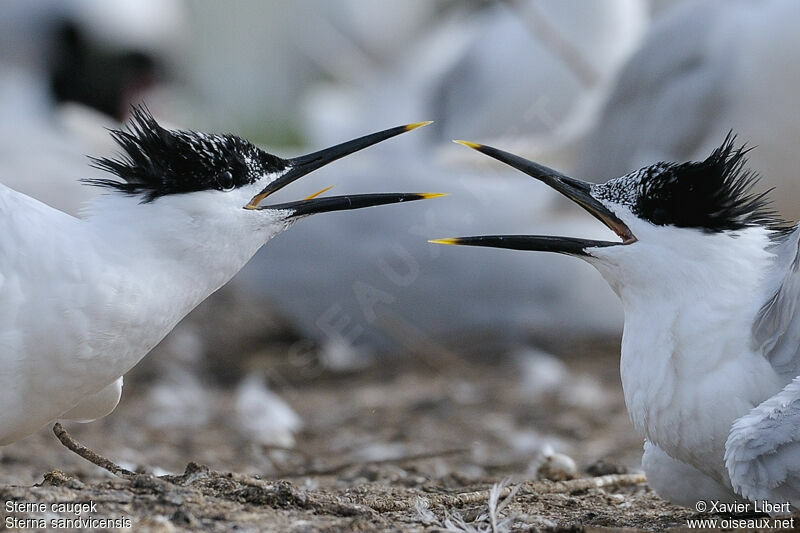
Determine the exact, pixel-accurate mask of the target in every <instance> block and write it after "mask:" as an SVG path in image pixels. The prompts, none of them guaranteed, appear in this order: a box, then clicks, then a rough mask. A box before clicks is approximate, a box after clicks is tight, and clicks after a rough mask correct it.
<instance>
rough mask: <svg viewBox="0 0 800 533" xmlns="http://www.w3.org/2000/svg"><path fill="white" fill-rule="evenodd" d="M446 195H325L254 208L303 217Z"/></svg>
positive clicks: (409, 193)
mask: <svg viewBox="0 0 800 533" xmlns="http://www.w3.org/2000/svg"><path fill="white" fill-rule="evenodd" d="M439 196H446V194H445V193H440V192H419V193H417V192H398V193H376V194H350V195H346V196H327V197H324V198H306V199H305V200H297V201H296V202H286V203H283V204H273V205H265V206H259V207H257V208H256V209H278V210H281V209H283V210H287V211H291V212H292V213H291V215H289V216H290V217H303V216H306V215H314V214H316V213H327V212H329V211H345V210H347V209H361V208H362V207H372V206H375V205H385V204H396V203H398V202H412V201H414V200H427V199H428V198H438V197H439Z"/></svg>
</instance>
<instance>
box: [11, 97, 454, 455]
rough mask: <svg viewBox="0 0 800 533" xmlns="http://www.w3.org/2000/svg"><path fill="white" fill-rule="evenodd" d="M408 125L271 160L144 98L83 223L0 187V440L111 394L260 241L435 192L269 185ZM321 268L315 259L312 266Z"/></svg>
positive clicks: (101, 406) (80, 414)
mask: <svg viewBox="0 0 800 533" xmlns="http://www.w3.org/2000/svg"><path fill="white" fill-rule="evenodd" d="M425 124H427V123H425V122H420V123H415V124H408V125H405V126H399V127H395V128H391V129H388V130H385V131H381V132H378V133H373V134H371V135H366V136H364V137H360V138H358V139H355V140H351V141H349V142H345V143H342V144H339V145H336V146H333V147H331V148H327V149H324V150H320V151H318V152H314V153H312V154H309V155H304V156H300V157H295V158H291V159H283V158H280V157H277V156H275V155H272V154H269V153H267V152H265V151H263V150H261V149H259V148H257V147H256V146H254V145H253V144H251V143H249V142H248V141H246V140H244V139H242V138H240V137H237V136H234V135H228V134H226V135H217V134H206V133H196V132H192V131H179V130H168V129H165V128H163V127H162V126H160V125H159V124H158V123H157V122H156V120H155V119H154V118H153V117H152V115H151V114H150V113H149V111H147V109H146V108H144V107H136V108H134V110H133V112H132V118H131V120H130V123H129V125H128V127H127V128H126V129H121V130H112V136H113V138H114V139H115V141H116V142H117V144H118V145H119V147H120V148H121V152H120V154H119V156H118V157H116V158H101V159H94V160H93V164H94V165H95V166H96V167H98V168H100V169H103V170H106V171H108V172H110V173H111V174H112V176H111V177H109V178H92V179H87V180H86V182H87V183H88V184H89V185H95V186H99V187H104V188H106V189H108V190H109V194H105V195H101V196H100V197H98V198H96V199H95V200H94V201H93V202H92V203H91V204H90V205H89V206H88V210H87V212H86V217H85V219H78V218H74V217H72V216H70V215H67V214H66V213H63V212H61V211H58V210H56V209H53V208H51V207H49V206H47V205H45V204H43V203H40V202H39V201H37V200H34V199H33V198H30V197H28V196H25V195H23V194H20V193H18V192H16V191H14V190H12V189H10V188H7V187H5V186H2V185H0V234H2V235H3V239H2V244H0V301H2V303H3V305H2V307H0V404H2V406H3V409H2V413H0V444H8V443H11V442H14V441H16V440H19V439H21V438H23V437H25V436H26V435H28V434H30V433H32V432H34V431H36V430H37V429H38V428H40V427H42V426H43V425H45V424H48V423H50V422H53V421H55V420H57V419H70V420H76V419H78V420H91V419H96V418H99V417H102V416H105V415H106V414H108V413H110V412H111V411H112V410H113V409H114V408H115V407H116V405H117V403H118V402H119V398H120V394H121V389H122V376H123V375H124V374H125V373H126V372H127V371H128V370H130V369H131V368H132V367H133V366H134V365H136V363H138V362H139V360H141V359H142V357H144V356H145V355H146V354H147V353H148V352H149V351H150V350H151V349H152V348H153V347H154V346H155V345H156V344H158V342H159V341H160V340H161V339H163V338H164V336H166V335H167V333H169V332H170V331H171V330H172V329H173V328H174V327H175V325H176V324H177V323H178V321H180V320H181V319H182V318H183V317H184V316H185V315H186V314H187V313H189V311H191V310H192V309H193V308H194V307H195V306H197V305H198V304H199V303H200V302H202V301H203V300H204V299H205V298H206V297H208V296H209V295H210V294H211V293H213V292H214V291H216V290H217V289H218V288H220V287H221V286H222V285H223V284H224V283H226V282H227V281H228V280H230V279H231V278H232V277H233V276H234V275H235V274H236V273H237V272H238V271H239V270H240V269H241V268H242V266H244V264H245V263H246V262H247V261H248V260H249V259H250V258H251V257H252V256H253V254H255V253H256V251H258V249H259V248H261V246H262V245H264V244H265V243H266V242H267V241H268V240H270V239H271V238H272V237H274V236H275V235H277V234H278V233H280V232H282V231H284V230H286V229H287V228H289V227H290V226H291V225H292V224H293V223H294V222H296V221H297V220H299V219H301V218H303V217H306V216H308V215H312V214H315V213H323V212H329V211H338V210H346V209H358V208H362V207H370V206H376V205H382V204H390V203H395V202H404V201H411V200H419V199H424V198H432V197H436V196H441V195H440V194H435V193H396V194H395V193H393V194H358V195H348V196H331V197H319V194H321V193H322V192H324V191H325V190H327V189H325V190H323V191H320V193H317V194H315V195H311V196H309V197H307V198H305V199H303V200H299V201H292V202H285V203H278V204H272V205H262V203H261V202H262V201H263V200H264V199H265V198H266V197H268V196H269V195H270V194H272V193H274V192H275V191H278V190H279V189H282V188H283V187H285V186H286V185H289V184H290V183H292V182H293V181H295V180H297V179H298V178H301V177H302V176H304V175H306V174H308V173H309V172H311V171H313V170H316V169H318V168H320V167H322V166H324V165H326V164H328V163H330V162H332V161H335V160H337V159H339V158H341V157H344V156H346V155H348V154H351V153H353V152H356V151H358V150H361V149H363V148H366V147H368V146H371V145H373V144H375V143H378V142H380V141H383V140H386V139H389V138H390V137H394V136H396V135H399V134H401V133H404V132H407V131H410V130H413V129H415V128H417V127H419V126H423V125H425ZM319 269H320V274H321V275H323V274H324V265H320V266H319Z"/></svg>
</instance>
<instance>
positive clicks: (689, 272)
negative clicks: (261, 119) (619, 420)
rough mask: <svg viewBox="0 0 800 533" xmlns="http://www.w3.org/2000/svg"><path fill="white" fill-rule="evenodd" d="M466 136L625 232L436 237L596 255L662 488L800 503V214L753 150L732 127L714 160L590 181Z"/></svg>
mask: <svg viewBox="0 0 800 533" xmlns="http://www.w3.org/2000/svg"><path fill="white" fill-rule="evenodd" d="M457 142H461V144H464V145H466V146H468V147H470V148H474V149H475V150H478V151H480V152H482V153H484V154H486V155H488V156H490V157H493V158H495V159H497V160H499V161H502V162H504V163H506V164H508V165H511V166H512V167H514V168H517V169H519V170H521V171H522V172H525V173H526V174H528V175H530V176H532V177H534V178H536V179H538V180H540V181H542V182H544V183H545V184H547V185H549V186H550V187H552V188H554V189H555V190H557V191H559V192H560V193H562V194H563V195H564V196H566V197H567V198H569V199H570V200H572V201H573V202H575V203H577V204H578V205H580V206H581V207H583V208H584V209H585V210H586V211H588V212H589V213H591V214H592V215H594V216H595V217H596V218H597V219H599V220H600V221H601V222H602V223H603V224H605V225H606V226H607V227H608V228H609V229H611V230H612V231H613V232H614V233H615V234H616V235H617V236H618V238H619V240H616V241H599V240H588V239H579V238H565V237H554V236H540V235H533V236H529V235H507V236H499V235H498V236H478V237H462V238H453V239H439V240H435V241H432V242H436V243H440V244H462V245H470V246H490V247H496V248H511V249H515V250H536V251H547V252H557V253H562V254H567V255H571V256H575V257H579V258H581V259H583V260H585V261H587V262H589V263H590V264H592V265H593V266H594V267H595V268H597V270H599V271H600V273H601V274H602V275H603V277H604V278H605V279H606V280H607V281H608V283H609V284H610V285H611V287H612V288H613V289H614V291H615V292H616V293H617V294H618V295H619V297H620V299H621V300H622V304H623V307H624V311H625V329H624V334H623V338H622V357H621V361H620V371H621V377H622V385H623V388H624V392H625V402H626V405H627V408H628V412H629V414H630V417H631V420H632V421H633V424H634V426H635V428H636V430H637V431H638V432H639V433H640V434H641V435H642V436H643V437H644V439H645V452H644V457H643V467H644V469H645V471H646V474H647V477H648V480H649V483H650V485H651V486H652V487H653V488H654V489H655V491H656V492H657V493H658V494H659V495H661V496H662V497H664V498H666V499H668V500H670V501H672V502H675V503H678V504H681V505H686V506H694V505H695V504H696V503H697V501H698V500H706V501H707V500H722V501H733V500H734V499H736V498H739V499H741V498H742V497H744V498H746V499H749V500H752V501H760V500H769V501H771V502H773V503H776V504H783V503H784V502H790V503H791V505H792V506H794V507H795V508H800V377H798V375H799V374H800V308H798V306H797V303H798V301H799V300H800V272H798V265H799V264H800V248H799V246H798V245H799V243H800V226H793V227H792V226H788V225H787V224H785V223H784V222H782V221H781V220H778V219H777V218H776V217H775V215H774V214H773V213H771V212H770V211H768V210H767V209H766V205H767V200H766V196H765V195H766V193H754V192H753V189H752V187H753V185H755V183H756V176H755V174H753V173H752V172H750V171H748V170H746V169H745V164H746V158H745V155H746V150H744V149H743V148H736V147H735V145H734V139H733V138H732V137H731V136H729V137H728V138H727V139H726V140H725V142H724V143H723V145H722V146H720V147H719V148H717V149H716V150H714V152H713V153H712V154H711V155H710V156H709V157H708V158H707V159H705V160H704V161H699V162H688V163H680V164H679V163H658V164H655V165H652V166H649V167H646V168H643V169H641V170H638V171H636V172H633V173H631V174H628V175H626V176H623V177H620V178H615V179H612V180H609V181H607V182H605V183H602V184H596V185H595V184H590V183H586V182H583V181H580V180H576V179H573V178H570V177H567V176H565V175H563V174H561V173H559V172H558V171H556V170H553V169H550V168H547V167H545V166H542V165H539V164H537V163H533V162H531V161H528V160H526V159H523V158H521V157H518V156H515V155H513V154H510V153H508V152H504V151H502V150H498V149H496V148H492V147H489V146H483V145H479V144H475V143H469V142H463V141H457ZM783 509H784V510H785V507H784V508H783Z"/></svg>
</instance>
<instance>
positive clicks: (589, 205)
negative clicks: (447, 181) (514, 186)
mask: <svg viewBox="0 0 800 533" xmlns="http://www.w3.org/2000/svg"><path fill="white" fill-rule="evenodd" d="M455 142H457V143H459V144H463V145H464V146H467V147H468V148H472V149H474V150H477V151H479V152H481V153H484V154H486V155H488V156H489V157H493V158H494V159H497V160H498V161H502V162H503V163H506V164H507V165H511V166H512V167H514V168H516V169H517V170H521V171H522V172H524V173H525V174H528V175H529V176H531V177H533V178H536V179H537V180H539V181H542V182H544V183H545V184H547V185H549V186H550V187H552V188H553V189H555V190H556V191H558V192H560V193H561V194H563V195H564V196H566V197H567V198H569V199H570V200H572V201H573V202H575V203H576V204H578V205H580V206H581V207H583V208H584V209H585V210H586V211H588V212H589V213H590V214H591V215H592V216H594V217H595V218H597V219H598V220H599V221H600V222H602V223H603V224H605V225H606V226H607V227H608V228H609V229H610V230H611V231H613V232H614V233H616V234H617V235H618V236H619V238H620V239H622V242H611V241H596V240H589V239H576V238H572V237H553V236H545V235H486V236H479V237H457V238H449V239H434V240H431V241H429V242H432V243H434V244H460V245H466V246H489V247H493V248H510V249H513V250H534V251H540V252H557V253H562V254H570V255H588V254H587V252H586V249H587V248H597V247H605V246H618V245H625V244H631V243H633V242H636V237H635V236H634V235H633V233H632V232H631V230H630V228H628V226H627V225H625V223H624V222H622V220H620V219H619V218H618V217H617V216H616V215H615V214H614V213H612V212H611V211H610V210H609V209H608V208H607V207H606V206H604V205H603V204H602V203H601V202H600V201H599V200H597V199H596V198H595V197H593V196H592V195H591V184H589V183H586V182H584V181H580V180H576V179H574V178H570V177H568V176H565V175H564V174H562V173H560V172H558V171H557V170H553V169H552V168H548V167H546V166H544V165H540V164H538V163H534V162H533V161H528V160H527V159H524V158H522V157H519V156H516V155H514V154H511V153H508V152H504V151H503V150H498V149H497V148H492V147H491V146H485V145H481V144H476V143H472V142H467V141H455Z"/></svg>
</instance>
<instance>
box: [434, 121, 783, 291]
mask: <svg viewBox="0 0 800 533" xmlns="http://www.w3.org/2000/svg"><path fill="white" fill-rule="evenodd" d="M734 140H735V139H734V137H733V136H732V135H730V134H729V135H728V137H727V138H726V139H725V141H724V142H723V144H722V145H721V146H720V147H719V148H717V149H716V150H714V151H713V153H712V154H711V155H710V156H709V157H708V158H707V159H705V160H704V161H698V162H686V163H663V162H662V163H656V164H654V165H651V166H649V167H645V168H642V169H640V170H637V171H635V172H632V173H630V174H627V175H625V176H622V177H619V178H614V179H611V180H609V181H607V182H605V183H600V184H592V183H587V182H584V181H581V180H577V179H574V178H570V177H568V176H565V175H564V174H562V173H560V172H558V171H556V170H553V169H551V168H547V167H545V166H543V165H540V164H537V163H534V162H532V161H528V160H526V159H523V158H521V157H519V156H516V155H514V154H510V153H508V152H504V151H502V150H498V149H497V148H492V147H490V146H485V145H480V144H476V143H471V142H466V141H456V142H458V143H460V144H463V145H465V146H467V147H469V148H473V149H475V150H477V151H479V152H481V153H483V154H486V155H488V156H490V157H492V158H494V159H497V160H499V161H502V162H503V163H506V164H508V165H510V166H512V167H514V168H516V169H518V170H520V171H522V172H524V173H526V174H528V175H530V176H531V177H533V178H535V179H537V180H539V181H542V182H544V183H545V184H547V185H549V186H550V187H552V188H553V189H555V190H556V191H558V192H559V193H561V194H563V195H564V196H566V197H567V198H569V199H570V200H572V201H573V202H575V203H577V204H578V205H580V206H581V207H582V208H583V209H585V210H586V211H588V212H589V213H590V214H591V215H593V216H594V217H595V218H597V219H598V220H599V221H600V222H602V223H603V224H604V225H605V226H606V227H607V228H608V229H610V230H611V231H613V232H614V234H616V236H617V240H608V241H605V240H590V239H582V238H571V237H555V236H543V235H492V236H476V237H459V238H448V239H436V240H433V241H431V242H433V243H436V244H459V245H468V246H488V247H494V248H510V249H514V250H534V251H544V252H557V253H561V254H567V255H571V256H575V257H579V258H581V259H584V260H586V261H588V262H589V263H591V264H593V265H594V266H595V267H596V268H597V269H598V270H600V272H601V273H602V274H603V275H604V277H605V278H606V279H607V281H609V283H610V284H611V286H612V288H614V289H615V290H616V292H617V293H620V291H621V289H622V288H623V287H624V286H628V287H634V288H635V290H640V289H641V288H643V287H648V289H647V290H648V291H649V290H652V287H654V286H656V285H660V286H670V287H673V288H674V285H675V283H697V282H701V283H706V282H710V281H712V280H711V278H712V277H713V276H715V275H717V276H718V275H719V271H718V268H717V267H720V268H722V269H723V270H724V271H725V272H730V271H731V270H734V271H735V269H732V268H731V266H732V265H738V264H742V263H743V262H745V263H746V262H748V261H761V260H764V259H765V258H766V257H767V256H768V255H769V254H767V253H766V252H765V250H766V248H767V247H768V246H769V245H770V238H771V237H775V236H777V235H780V234H781V230H782V229H783V227H782V226H781V225H782V224H783V223H782V222H781V221H780V220H778V219H777V217H776V216H775V215H774V214H773V213H772V212H771V211H769V210H768V209H767V204H768V202H767V199H766V194H767V193H766V192H764V193H760V194H757V193H753V192H752V189H753V185H755V183H756V181H757V178H756V176H755V174H753V173H752V172H750V171H748V170H746V169H745V168H744V166H745V163H746V159H745V155H746V153H747V150H745V149H744V148H736V147H735V146H734ZM673 282H674V283H673ZM623 299H624V298H623Z"/></svg>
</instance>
